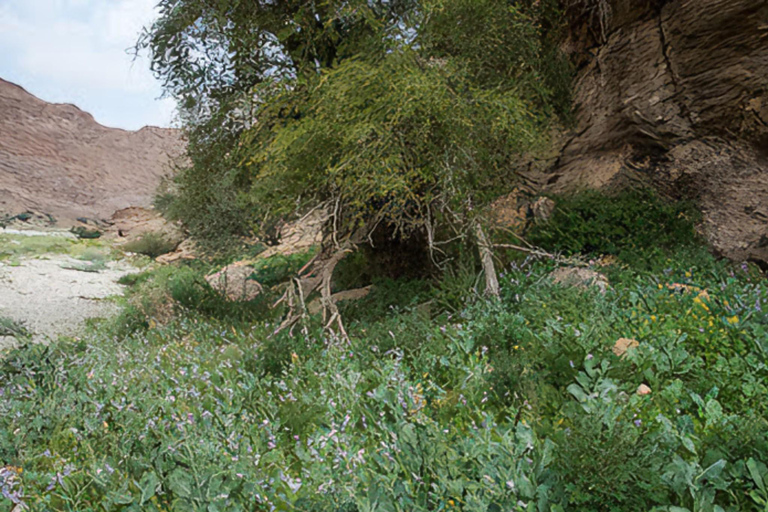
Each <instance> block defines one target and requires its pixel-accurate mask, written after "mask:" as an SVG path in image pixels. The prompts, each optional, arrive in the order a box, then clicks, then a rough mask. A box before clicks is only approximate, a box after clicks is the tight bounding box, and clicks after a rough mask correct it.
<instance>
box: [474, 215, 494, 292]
mask: <svg viewBox="0 0 768 512" xmlns="http://www.w3.org/2000/svg"><path fill="white" fill-rule="evenodd" d="M475 239H476V241H477V249H478V251H479V252H480V262H481V264H482V266H483V274H485V295H486V297H498V296H499V278H498V276H497V275H496V265H495V264H494V262H493V248H492V246H491V244H490V243H489V242H488V237H486V236H485V232H484V231H483V228H482V226H480V224H475Z"/></svg>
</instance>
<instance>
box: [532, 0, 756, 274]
mask: <svg viewBox="0 0 768 512" xmlns="http://www.w3.org/2000/svg"><path fill="white" fill-rule="evenodd" d="M595 2H604V3H606V4H608V5H609V7H610V9H608V10H606V11H605V12H610V13H611V16H610V18H608V19H606V20H604V21H605V24H604V26H605V31H604V32H603V31H602V30H596V29H595V27H594V24H593V26H592V27H591V28H590V26H589V21H590V20H589V19H586V18H585V19H583V20H581V21H580V22H578V21H577V22H576V23H574V26H573V36H572V41H571V42H570V44H569V49H570V50H571V51H572V55H573V57H574V61H576V62H577V64H578V65H579V71H578V76H577V79H576V86H575V102H576V104H577V107H578V111H577V119H576V126H575V128H574V129H573V133H572V134H571V137H570V138H569V139H568V140H567V142H565V144H564V147H563V150H562V152H561V155H560V158H559V160H558V162H557V163H556V165H555V166H554V167H553V169H552V170H551V171H550V172H549V173H548V174H546V175H544V176H542V177H540V179H541V182H540V187H541V188H543V189H546V190H549V191H551V192H568V191H573V190H577V189H583V188H602V189H609V190H610V189H615V188H621V187H625V186H627V185H630V184H633V183H650V184H653V185H654V186H655V187H657V188H658V189H659V190H661V191H662V192H664V193H665V194H667V195H671V196H675V197H678V198H689V199H695V200H697V201H698V203H699V204H700V206H701V209H702V212H703V219H704V222H703V226H702V229H703V232H704V234H705V235H706V237H707V238H708V239H709V241H710V242H711V245H712V246H713V248H714V249H715V250H716V251H718V252H719V253H720V254H722V255H724V256H727V257H730V258H733V259H739V260H745V259H752V260H755V261H758V262H763V263H765V262H768V2H766V1H765V0H667V1H663V0H655V1H648V2H634V1H631V0H595ZM595 2H593V3H595ZM592 21H594V20H592Z"/></svg>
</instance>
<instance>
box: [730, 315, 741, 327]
mask: <svg viewBox="0 0 768 512" xmlns="http://www.w3.org/2000/svg"><path fill="white" fill-rule="evenodd" d="M728 323H729V324H731V325H733V324H737V323H739V317H738V316H737V315H734V316H732V317H730V318H728Z"/></svg>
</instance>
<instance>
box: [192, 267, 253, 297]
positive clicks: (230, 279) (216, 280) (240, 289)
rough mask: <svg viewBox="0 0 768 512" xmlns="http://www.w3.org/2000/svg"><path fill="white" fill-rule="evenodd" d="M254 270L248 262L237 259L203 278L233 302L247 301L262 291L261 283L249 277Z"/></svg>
mask: <svg viewBox="0 0 768 512" xmlns="http://www.w3.org/2000/svg"><path fill="white" fill-rule="evenodd" d="M254 270H255V269H254V268H253V267H252V266H251V264H250V262H246V261H239V262H237V263H232V264H231V265H227V266H226V267H224V268H222V269H221V270H219V271H218V272H216V273H215V274H211V275H210V276H208V277H206V278H205V280H206V281H207V282H208V284H209V285H211V287H212V288H213V289H214V290H216V291H218V292H219V293H221V294H222V295H223V296H225V297H226V298H227V299H229V300H231V301H233V302H247V301H250V300H253V299H255V298H256V297H258V296H259V295H260V294H261V292H262V286H261V284H259V282H258V281H254V280H253V279H251V276H252V275H253V272H254Z"/></svg>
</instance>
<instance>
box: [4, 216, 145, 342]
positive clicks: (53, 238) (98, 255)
mask: <svg viewBox="0 0 768 512" xmlns="http://www.w3.org/2000/svg"><path fill="white" fill-rule="evenodd" d="M136 270H137V269H136V268H135V267H134V266H132V265H130V264H129V263H128V262H126V261H124V260H122V261H114V258H113V253H112V251H111V249H110V248H109V246H108V245H107V244H106V243H105V242H86V241H78V240H73V239H71V238H69V237H68V236H67V235H66V234H63V233H61V232H28V233H25V232H13V233H8V232H3V231H2V230H0V318H5V319H7V320H10V321H11V322H14V323H17V324H21V325H23V326H24V327H25V328H26V330H27V331H28V332H29V334H30V335H31V337H32V340H33V341H37V342H43V341H47V340H49V339H54V338H56V337H58V336H61V335H65V336H73V335H76V334H77V333H78V331H79V330H80V329H82V327H83V324H84V323H85V321H86V320H87V319H89V318H103V317H108V316H110V315H112V314H114V313H115V312H116V310H117V308H118V305H117V303H116V301H115V298H116V297H119V296H120V295H122V293H123V286H121V285H119V284H118V283H117V281H118V279H120V277H122V276H124V275H125V274H129V273H132V272H135V271H136ZM17 342H18V340H17V339H16V338H14V337H11V336H0V350H2V349H4V348H8V347H9V346H13V344H15V343H17Z"/></svg>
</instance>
